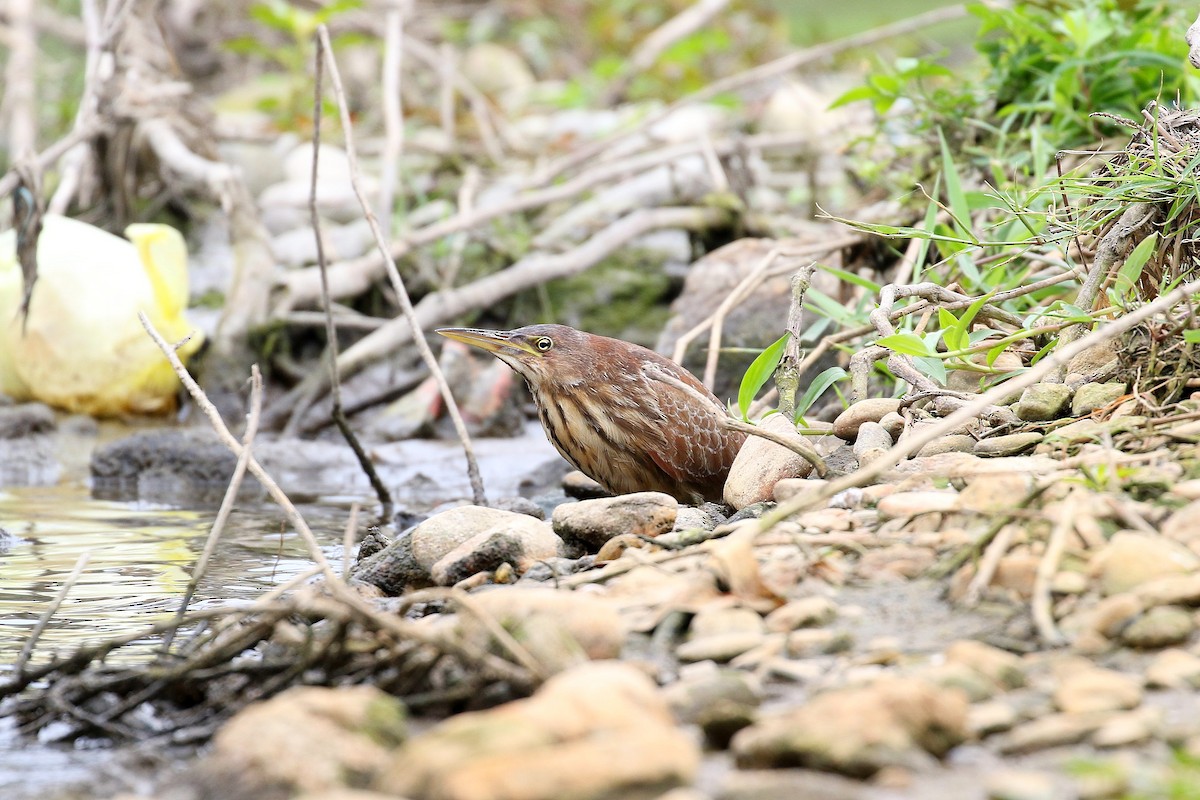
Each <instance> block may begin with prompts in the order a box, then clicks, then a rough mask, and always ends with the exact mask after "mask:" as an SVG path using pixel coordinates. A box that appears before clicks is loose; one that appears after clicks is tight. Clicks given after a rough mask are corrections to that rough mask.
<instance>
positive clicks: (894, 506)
mask: <svg viewBox="0 0 1200 800" xmlns="http://www.w3.org/2000/svg"><path fill="white" fill-rule="evenodd" d="M875 508H876V510H877V511H878V512H879V516H881V517H883V518H885V519H896V518H903V517H915V516H917V515H919V514H936V513H942V514H945V513H948V512H951V511H955V510H957V509H958V493H957V492H939V491H920V492H896V493H895V494H889V495H888V496H887V497H884V498H882V499H881V500H880V501H879V504H878V505H877V506H876V507H875Z"/></svg>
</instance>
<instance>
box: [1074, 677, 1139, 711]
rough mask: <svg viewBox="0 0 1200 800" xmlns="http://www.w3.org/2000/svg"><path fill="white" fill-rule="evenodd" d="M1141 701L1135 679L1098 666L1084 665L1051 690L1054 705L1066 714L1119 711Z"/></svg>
mask: <svg viewBox="0 0 1200 800" xmlns="http://www.w3.org/2000/svg"><path fill="white" fill-rule="evenodd" d="M1141 702H1142V685H1141V682H1140V681H1138V680H1137V679H1136V678H1133V677H1131V676H1129V675H1125V674H1123V673H1120V672H1115V671H1113V670H1110V669H1101V668H1099V667H1084V668H1082V669H1078V670H1075V671H1073V672H1070V673H1068V674H1067V675H1064V676H1063V677H1062V678H1061V679H1060V680H1059V684H1058V686H1057V687H1056V688H1055V690H1054V705H1055V706H1057V707H1058V709H1059V710H1060V711H1063V712H1066V713H1068V714H1086V713H1088V712H1093V711H1121V710H1126V709H1130V708H1136V707H1137V706H1138V705H1139V704H1140V703H1141Z"/></svg>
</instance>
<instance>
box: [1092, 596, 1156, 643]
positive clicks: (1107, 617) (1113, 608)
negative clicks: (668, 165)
mask: <svg viewBox="0 0 1200 800" xmlns="http://www.w3.org/2000/svg"><path fill="white" fill-rule="evenodd" d="M1145 608H1146V604H1145V603H1143V602H1142V600H1141V599H1140V598H1138V597H1137V596H1136V595H1133V594H1114V595H1112V596H1111V597H1106V598H1104V599H1103V600H1101V601H1100V602H1099V603H1097V604H1096V607H1095V608H1093V609H1092V611H1091V613H1090V614H1089V618H1090V619H1089V622H1090V627H1091V629H1092V630H1094V631H1096V632H1097V633H1099V634H1100V635H1101V636H1106V637H1108V638H1109V639H1113V638H1116V637H1117V636H1119V635H1120V633H1121V631H1122V630H1124V629H1125V626H1127V625H1128V624H1129V623H1130V622H1132V621H1133V620H1134V619H1135V618H1136V617H1137V616H1138V615H1139V614H1141V613H1142V611H1143V610H1144V609H1145Z"/></svg>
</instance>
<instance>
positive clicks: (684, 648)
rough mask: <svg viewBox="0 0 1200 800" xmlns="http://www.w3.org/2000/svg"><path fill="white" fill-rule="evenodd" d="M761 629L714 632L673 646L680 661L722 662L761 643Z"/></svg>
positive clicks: (730, 659) (762, 637) (762, 635)
mask: <svg viewBox="0 0 1200 800" xmlns="http://www.w3.org/2000/svg"><path fill="white" fill-rule="evenodd" d="M764 638H765V637H764V634H763V632H762V631H729V632H726V633H714V634H711V635H709V636H703V637H700V638H698V639H693V640H691V641H687V642H684V643H682V644H680V645H679V646H678V647H676V648H675V655H676V657H678V658H679V660H680V661H685V662H693V661H715V662H717V663H718V664H724V663H726V662H728V661H732V660H733V659H735V658H737V657H738V656H740V655H741V654H742V653H746V652H749V651H750V650H753V649H754V648H756V647H758V646H759V645H760V644H762V643H763V640H764Z"/></svg>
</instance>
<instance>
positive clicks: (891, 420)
mask: <svg viewBox="0 0 1200 800" xmlns="http://www.w3.org/2000/svg"><path fill="white" fill-rule="evenodd" d="M879 424H880V425H882V426H883V429H884V430H885V431H887V433H888V436H890V437H891V439H892V443H893V444H895V443H896V442H897V441H899V439H900V435H901V434H903V433H904V426H905V425H906V424H907V423H906V422H905V420H904V417H902V416H900V413H899V412H898V411H889V412H888V413H887V414H884V415H883V418H882V419H880V420H879ZM860 430H861V429H860Z"/></svg>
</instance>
